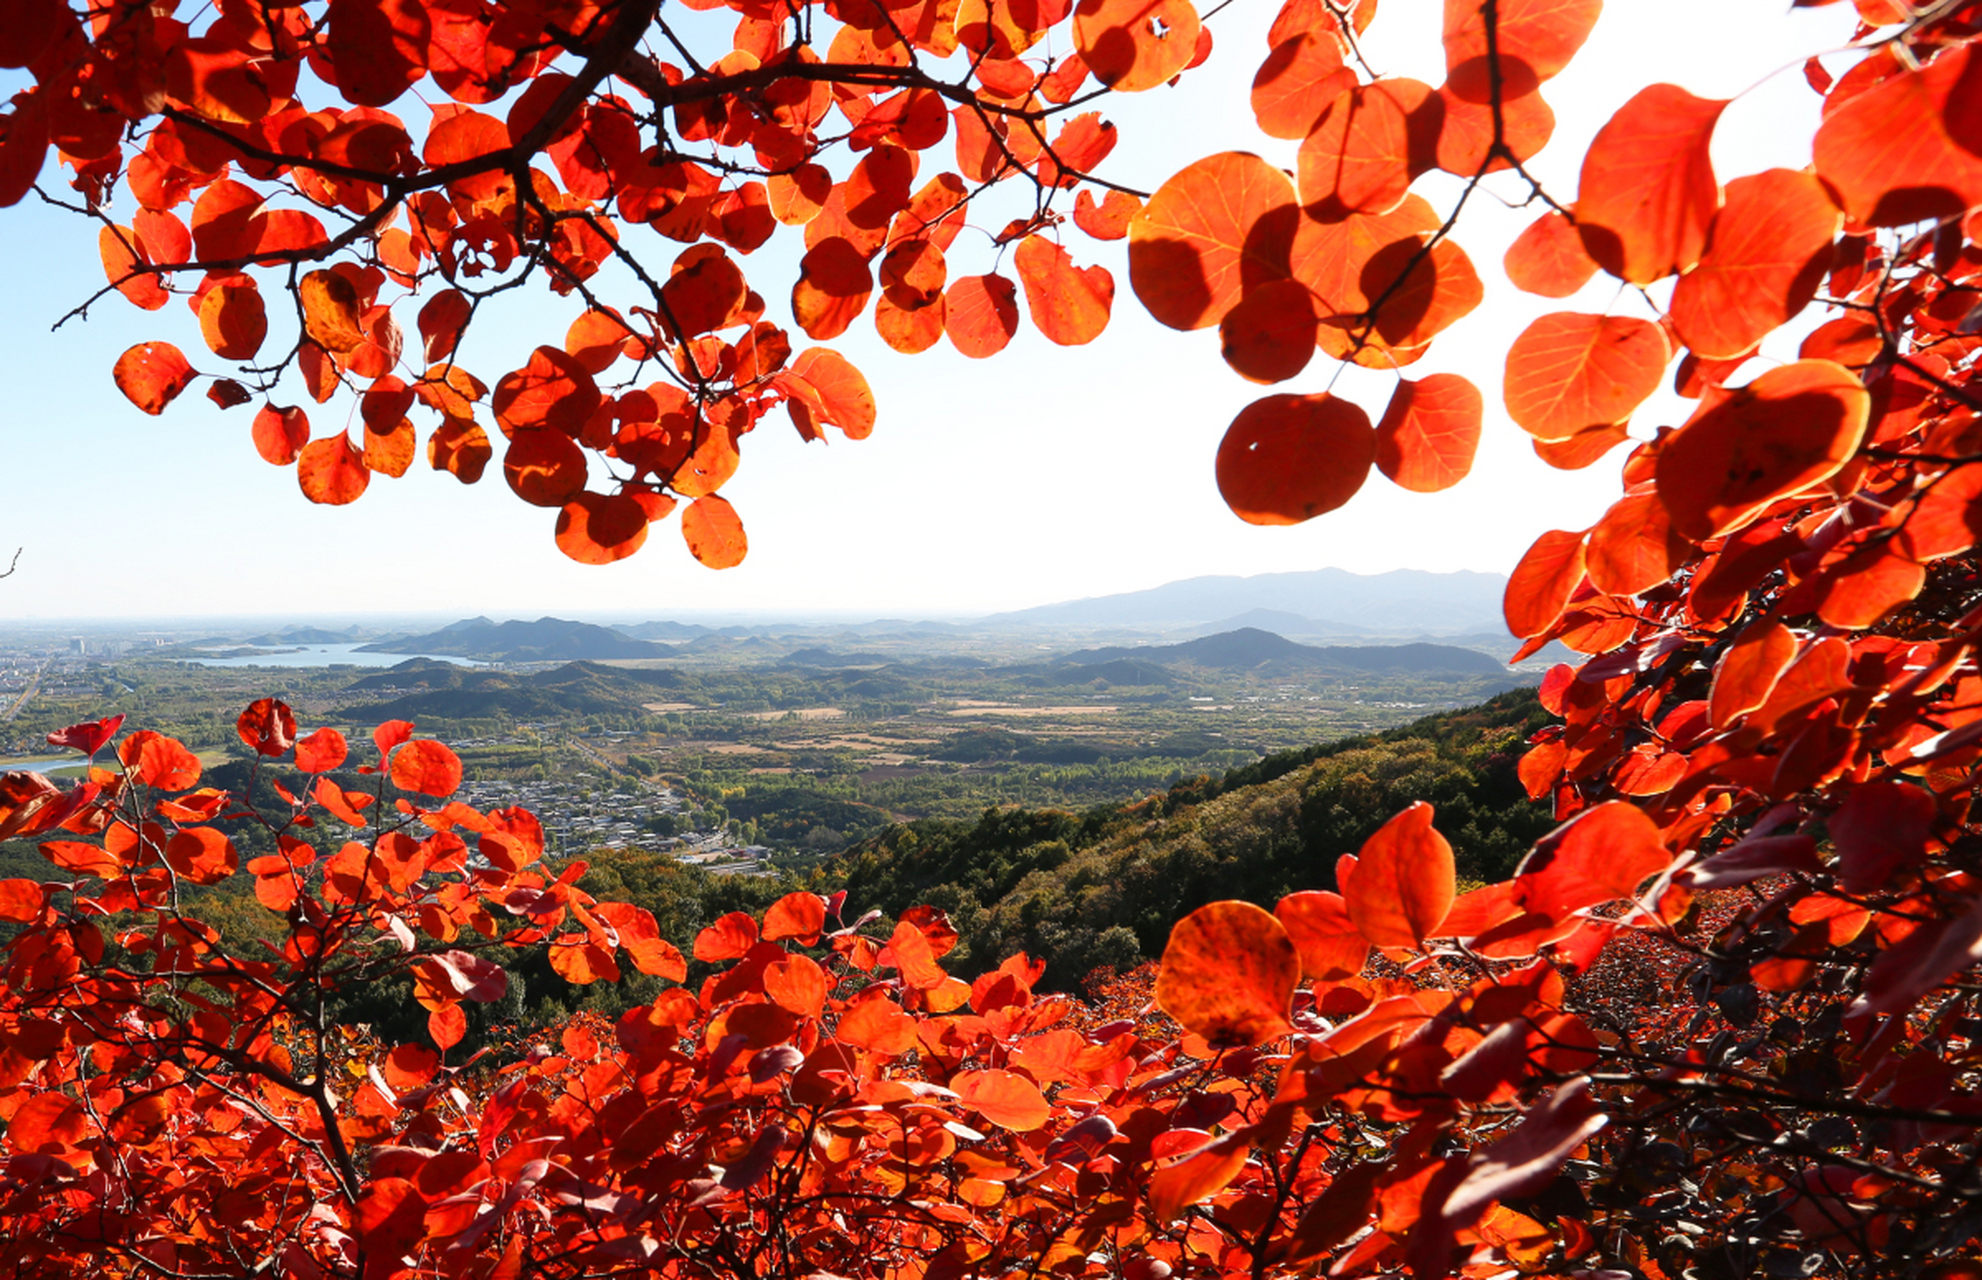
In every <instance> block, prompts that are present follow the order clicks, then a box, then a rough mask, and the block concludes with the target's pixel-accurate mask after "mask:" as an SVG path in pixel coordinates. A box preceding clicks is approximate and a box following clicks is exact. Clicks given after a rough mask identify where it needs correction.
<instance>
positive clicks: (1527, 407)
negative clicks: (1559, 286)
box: [1504, 311, 1671, 440]
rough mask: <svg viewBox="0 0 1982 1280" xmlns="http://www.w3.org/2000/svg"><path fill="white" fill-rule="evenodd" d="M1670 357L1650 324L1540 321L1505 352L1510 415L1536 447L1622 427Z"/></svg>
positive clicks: (1561, 315)
mask: <svg viewBox="0 0 1982 1280" xmlns="http://www.w3.org/2000/svg"><path fill="white" fill-rule="evenodd" d="M1670 358H1671V353H1670V351H1669V350H1668V349H1667V347H1666V340H1665V333H1664V331H1663V330H1661V329H1660V328H1659V327H1658V326H1657V325H1655V324H1652V323H1651V322H1649V321H1645V320H1638V319H1634V318H1632V317H1630V316H1593V315H1579V314H1577V313H1574V312H1568V311H1558V312H1556V313H1554V314H1552V315H1546V316H1543V317H1541V318H1540V319H1538V320H1536V321H1535V322H1534V323H1532V324H1530V325H1529V326H1528V327H1527V328H1526V329H1524V330H1522V331H1521V336H1520V337H1518V338H1516V339H1514V343H1513V345H1512V346H1510V347H1508V349H1507V379H1506V383H1505V386H1504V394H1505V396H1506V400H1507V413H1508V416H1509V417H1511V418H1513V419H1514V421H1515V422H1516V423H1517V424H1518V425H1519V426H1520V427H1521V428H1522V430H1524V431H1526V432H1528V434H1530V435H1532V436H1534V437H1536V438H1537V439H1541V440H1567V439H1568V438H1569V437H1571V436H1573V435H1575V434H1576V433H1577V432H1579V431H1582V430H1584V429H1586V428H1589V427H1596V426H1607V425H1610V424H1613V423H1619V422H1623V421H1624V420H1625V419H1626V418H1628V417H1630V416H1631V413H1632V411H1633V410H1635V409H1636V408H1637V407H1638V406H1639V405H1640V404H1643V403H1644V401H1645V399H1646V397H1648V396H1650V395H1651V394H1652V392H1654V391H1656V390H1658V387H1659V379H1660V377H1662V376H1663V375H1664V373H1665V366H1666V361H1667V360H1669V359H1670Z"/></svg>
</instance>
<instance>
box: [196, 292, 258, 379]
mask: <svg viewBox="0 0 1982 1280" xmlns="http://www.w3.org/2000/svg"><path fill="white" fill-rule="evenodd" d="M200 336H201V337H202V338H204V339H206V345H207V349H208V350H209V351H211V352H213V354H215V355H217V356H219V357H221V358H222V359H223V360H249V359H252V358H253V357H254V354H255V353H256V352H257V351H260V350H261V347H262V342H263V341H264V340H265V339H266V338H267V337H268V312H267V311H266V310H265V309H264V308H263V306H262V295H261V290H259V289H257V288H255V287H254V285H253V283H252V282H250V283H248V284H245V285H232V284H223V285H216V286H215V287H213V288H211V289H209V290H207V293H206V296H205V297H204V298H202V299H200Z"/></svg>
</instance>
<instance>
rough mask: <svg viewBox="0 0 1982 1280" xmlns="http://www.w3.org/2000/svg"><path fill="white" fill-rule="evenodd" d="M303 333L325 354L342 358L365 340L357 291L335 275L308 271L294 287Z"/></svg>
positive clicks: (340, 276) (362, 312)
mask: <svg viewBox="0 0 1982 1280" xmlns="http://www.w3.org/2000/svg"><path fill="white" fill-rule="evenodd" d="M296 297H297V299H298V300H299V301H300V302H301V303H302V304H303V332H305V333H307V334H308V335H309V336H310V340H311V341H313V342H315V343H316V344H317V345H318V346H320V347H322V348H323V349H324V350H325V351H332V352H336V353H337V354H339V355H342V354H343V353H344V352H346V351H349V350H351V349H352V348H353V347H355V346H357V345H358V344H359V343H360V342H363V341H364V340H365V326H364V323H363V314H364V307H363V305H362V304H361V303H360V301H359V298H358V288H357V286H356V285H354V284H352V283H351V281H350V280H349V279H347V278H346V277H345V276H342V275H340V274H338V273H337V272H335V271H312V272H310V273H309V274H308V275H306V276H304V277H303V279H302V281H301V283H299V284H298V285H297V286H296Z"/></svg>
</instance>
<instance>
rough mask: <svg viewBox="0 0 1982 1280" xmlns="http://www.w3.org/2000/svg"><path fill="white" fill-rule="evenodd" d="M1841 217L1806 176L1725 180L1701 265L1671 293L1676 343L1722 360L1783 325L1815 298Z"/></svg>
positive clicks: (1773, 172) (1772, 173)
mask: <svg viewBox="0 0 1982 1280" xmlns="http://www.w3.org/2000/svg"><path fill="white" fill-rule="evenodd" d="M1843 219H1844V215H1843V214H1841V213H1839V212H1838V209H1837V206H1836V205H1834V204H1832V203H1831V197H1830V195H1829V194H1828V193H1827V192H1826V191H1825V189H1824V184H1823V183H1822V182H1820V181H1819V180H1818V179H1817V178H1816V177H1815V176H1813V175H1811V174H1808V173H1801V172H1798V171H1796V170H1792V169H1769V170H1766V171H1764V172H1762V173H1757V174H1751V175H1749V176H1747V177H1743V178H1735V179H1734V180H1733V181H1731V182H1729V183H1728V184H1727V192H1726V204H1725V205H1724V206H1723V207H1722V209H1721V211H1720V213H1719V214H1717V215H1716V216H1715V218H1714V222H1713V226H1712V227H1711V228H1710V229H1709V231H1708V238H1707V248H1706V252H1705V253H1704V254H1702V255H1701V257H1700V264H1699V266H1697V267H1695V268H1694V269H1693V270H1691V271H1689V272H1687V273H1686V274H1685V275H1683V276H1681V277H1680V278H1679V284H1678V285H1677V287H1675V288H1674V290H1673V294H1672V323H1673V325H1674V327H1675V328H1677V329H1678V331H1679V336H1680V339H1681V340H1682V341H1683V342H1685V344H1686V345H1687V346H1689V347H1691V348H1692V349H1693V351H1694V352H1695V353H1696V354H1697V355H1700V356H1703V357H1706V358H1709V359H1714V358H1722V359H1724V358H1728V357H1732V356H1738V355H1741V354H1742V353H1744V352H1746V351H1748V350H1749V349H1750V348H1752V347H1753V346H1754V345H1755V344H1756V343H1757V342H1760V341H1761V340H1762V339H1763V338H1765V337H1767V336H1768V335H1769V334H1770V333H1772V332H1774V331H1775V330H1776V329H1777V328H1778V327H1779V326H1781V325H1783V324H1785V323H1787V322H1788V321H1789V320H1790V319H1791V318H1792V317H1793V316H1795V315H1796V313H1797V312H1799V311H1801V310H1803V308H1804V307H1805V306H1806V305H1808V303H1809V301H1810V299H1811V298H1813V297H1815V296H1816V292H1817V285H1818V283H1819V282H1820V281H1821V280H1822V279H1823V277H1824V273H1825V272H1826V271H1828V270H1830V265H1831V243H1832V241H1833V240H1834V239H1835V238H1836V236H1837V233H1838V228H1839V227H1840V225H1842V223H1843Z"/></svg>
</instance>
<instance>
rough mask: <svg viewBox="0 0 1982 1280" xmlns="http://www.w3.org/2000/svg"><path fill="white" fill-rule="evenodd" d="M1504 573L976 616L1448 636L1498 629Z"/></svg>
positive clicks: (1324, 578) (1181, 586)
mask: <svg viewBox="0 0 1982 1280" xmlns="http://www.w3.org/2000/svg"><path fill="white" fill-rule="evenodd" d="M1506 587H1507V579H1506V577H1505V576H1503V575H1501V574H1497V573H1467V572H1462V573H1427V572H1424V571H1422V570H1418V569H1398V570H1395V571H1393V572H1391V573H1378V574H1359V573H1350V572H1348V571H1346V570H1343V569H1314V570H1310V571H1308V572H1305V573H1261V574H1255V575H1253V576H1251V577H1244V578H1241V577H1235V576H1214V577H1202V578H1186V579H1184V580H1182V581H1180V582H1168V583H1165V584H1164V585H1162V586H1160V587H1151V588H1150V589H1148V590H1146V591H1125V592H1120V593H1117V594H1114V595H1106V596H1095V597H1091V598H1089V599H1086V600H1068V601H1063V602H1061V603H1058V604H1048V605H1040V606H1038V607H1036V608H1031V609H1019V610H1016V611H1013V612H1009V613H999V614H993V615H992V616H990V617H988V618H985V619H983V622H984V623H986V624H989V625H1010V624H1018V625H1033V626H1052V627H1098V626H1149V627H1163V628H1179V627H1187V626H1195V625H1198V624H1201V623H1206V622H1214V621H1216V620H1219V619H1237V618H1240V617H1243V616H1246V615H1248V614H1249V613H1250V611H1252V610H1255V609H1265V610H1270V611H1273V612H1275V613H1278V614H1280V615H1282V616H1283V617H1284V616H1287V615H1292V616H1295V617H1298V618H1301V619H1303V620H1304V621H1305V622H1307V623H1310V624H1312V625H1311V626H1310V627H1306V628H1303V631H1304V633H1309V634H1313V633H1320V632H1331V633H1334V634H1340V635H1351V636H1354V635H1386V634H1387V635H1400V636H1402V635H1431V636H1443V635H1451V634H1453V633H1456V632H1461V631H1481V630H1493V631H1496V632H1497V631H1500V630H1501V629H1502V626H1503V623H1502V619H1501V612H1500V598H1501V594H1502V593H1503V592H1504V591H1505V589H1506Z"/></svg>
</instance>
